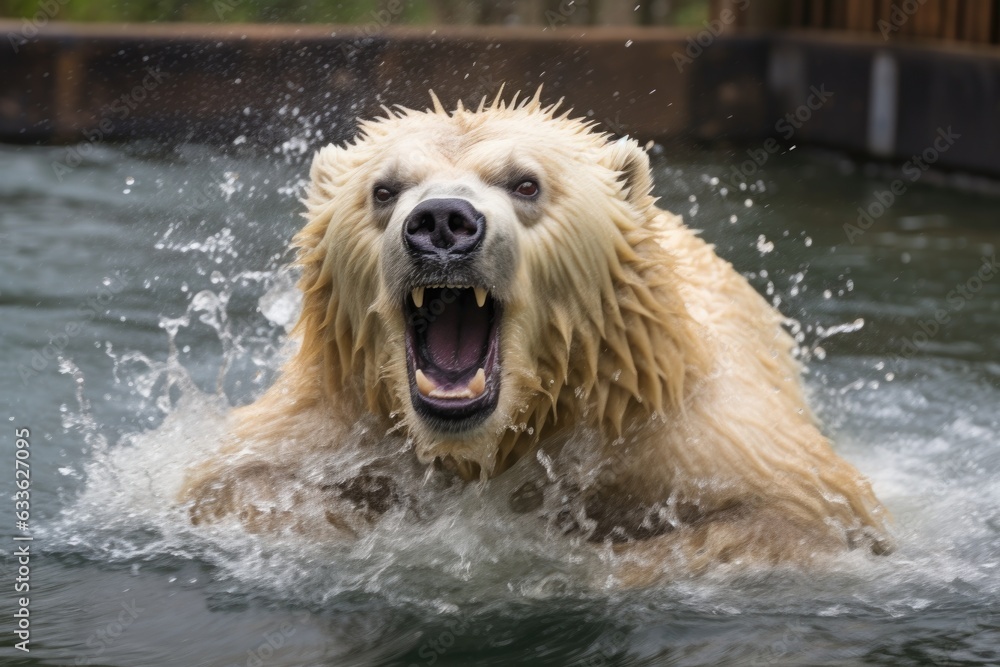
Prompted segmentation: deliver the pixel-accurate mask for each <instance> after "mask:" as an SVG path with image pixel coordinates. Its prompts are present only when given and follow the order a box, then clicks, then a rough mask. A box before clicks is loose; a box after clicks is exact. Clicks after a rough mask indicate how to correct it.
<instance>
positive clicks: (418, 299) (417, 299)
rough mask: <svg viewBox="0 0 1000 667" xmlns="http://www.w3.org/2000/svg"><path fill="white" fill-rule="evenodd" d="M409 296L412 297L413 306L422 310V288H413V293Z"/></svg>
mask: <svg viewBox="0 0 1000 667" xmlns="http://www.w3.org/2000/svg"><path fill="white" fill-rule="evenodd" d="M411 295H412V296H413V305H415V306H416V307H417V308H423V306H424V288H423V287H414V288H413V292H412V293H411Z"/></svg>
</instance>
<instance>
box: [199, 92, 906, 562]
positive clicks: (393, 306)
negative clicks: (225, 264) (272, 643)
mask: <svg viewBox="0 0 1000 667" xmlns="http://www.w3.org/2000/svg"><path fill="white" fill-rule="evenodd" d="M538 97H539V96H538V95H537V94H536V96H535V97H534V98H533V99H530V100H524V101H522V102H521V103H517V102H516V97H515V101H513V102H510V103H504V102H503V101H501V100H500V99H499V96H498V99H497V100H495V101H494V102H493V103H492V105H488V106H487V105H481V106H480V108H479V109H478V110H476V111H472V110H465V109H463V108H462V107H461V106H459V108H458V109H456V110H455V111H454V112H451V113H447V112H446V111H445V110H444V109H443V108H442V107H441V105H440V104H439V103H438V101H437V99H436V98H435V99H434V109H433V110H429V111H427V112H417V111H411V110H405V109H401V110H396V111H391V110H388V109H387V110H386V116H385V117H384V118H380V119H378V120H375V121H370V122H364V123H362V124H361V132H360V136H359V138H358V139H357V140H356V141H355V142H354V143H353V144H350V145H348V146H346V147H336V146H328V147H326V148H324V149H323V150H321V151H320V152H319V153H318V154H317V156H316V158H315V160H314V162H313V165H312V170H311V179H312V183H311V187H310V189H309V192H308V197H307V199H306V202H305V203H306V208H307V212H306V214H305V217H306V219H307V220H308V223H307V224H306V226H305V227H304V228H303V229H302V231H301V232H299V234H298V235H297V237H296V239H295V243H296V246H297V247H298V249H299V260H298V264H299V266H300V268H301V271H302V277H301V281H300V283H299V286H300V288H301V291H302V292H303V294H304V305H303V310H302V314H301V317H300V319H299V321H298V325H297V327H296V330H295V334H296V335H297V336H298V337H300V338H301V347H300V348H299V350H298V352H297V354H296V355H295V357H294V358H293V359H292V360H291V361H290V362H289V363H288V364H287V366H286V367H285V368H284V370H283V373H282V375H281V377H280V379H279V380H278V381H277V383H276V384H275V386H274V387H272V388H271V390H270V391H268V392H267V393H266V394H265V395H264V396H263V397H262V398H261V399H260V400H259V401H257V402H256V403H254V404H253V405H250V406H248V407H245V408H242V409H240V410H238V411H236V413H235V416H234V419H235V427H234V435H233V437H232V439H231V440H230V441H229V442H227V443H226V444H225V445H224V446H223V447H222V450H221V451H220V452H219V453H218V454H217V455H215V456H214V457H213V458H212V459H211V460H210V461H209V462H208V463H206V464H204V465H201V466H199V467H198V469H197V470H194V471H192V473H191V474H190V476H189V479H188V482H187V485H186V487H185V489H184V490H183V494H182V499H183V500H184V501H185V502H188V503H190V506H191V512H192V517H193V519H194V520H195V521H196V522H202V521H210V520H216V519H219V518H221V517H223V516H226V515H230V514H232V515H236V516H238V517H240V518H241V519H242V520H243V521H244V523H245V524H246V525H247V526H248V527H249V528H251V529H254V530H267V529H271V528H278V527H279V526H285V525H288V524H289V523H291V524H292V525H297V526H299V527H300V528H301V529H302V530H306V531H310V532H315V533H316V534H317V535H322V534H323V533H324V531H329V532H330V534H333V535H338V534H344V535H356V534H360V533H363V531H364V530H366V529H368V527H370V526H371V525H372V523H373V522H375V521H377V520H378V518H379V516H380V515H381V514H382V513H383V512H385V511H388V509H389V508H391V507H392V506H394V505H395V504H399V503H401V502H403V501H401V499H400V496H401V492H400V491H399V483H400V482H403V481H404V480H402V479H401V477H413V478H414V479H417V478H419V477H420V476H422V475H423V474H424V471H425V469H426V466H431V469H432V470H433V472H431V473H429V474H431V475H445V476H451V477H453V478H460V479H461V480H465V482H470V481H475V480H490V479H493V478H496V477H497V476H501V475H504V473H505V471H508V470H509V469H511V468H512V466H515V464H518V463H521V464H522V465H527V463H525V462H526V461H528V462H531V463H534V461H536V460H537V461H541V462H543V463H546V464H547V465H548V468H549V473H548V476H547V477H546V476H542V477H541V478H539V480H538V481H537V484H538V486H539V487H540V488H541V489H542V491H540V492H539V493H541V494H543V495H544V489H545V488H546V487H547V486H548V487H552V486H558V487H559V488H560V494H562V495H563V496H573V497H574V498H576V500H578V501H579V503H580V504H579V507H582V508H583V510H582V513H581V512H580V511H576V514H575V516H576V517H577V518H576V519H575V520H574V521H572V522H570V527H569V528H566V530H567V532H576V533H582V534H585V535H587V536H589V537H590V538H591V539H592V540H593V541H595V542H611V543H613V544H614V545H615V547H614V548H615V549H618V550H626V551H629V552H632V553H635V554H639V555H645V556H648V557H649V558H651V559H653V560H662V559H665V558H669V559H673V560H675V561H676V562H678V563H684V564H685V566H686V567H688V568H700V567H703V566H705V565H708V564H712V563H717V562H728V561H743V562H779V561H795V562H803V561H805V560H807V559H809V558H811V557H812V556H813V555H815V554H819V553H831V552H836V551H838V550H842V549H847V548H854V547H863V548H865V549H870V550H872V551H875V552H881V551H884V550H885V549H886V548H887V546H888V542H887V538H886V536H885V534H884V526H883V520H884V517H883V512H882V510H881V507H880V505H879V503H878V501H877V500H876V498H875V497H874V495H873V494H872V491H871V489H870V487H869V484H868V483H867V481H866V480H865V479H864V478H863V477H862V476H861V475H860V474H859V473H858V472H857V470H855V469H854V468H853V467H852V466H851V465H850V464H849V463H847V462H846V461H844V460H843V459H841V458H840V457H838V456H837V455H836V453H834V451H833V449H832V448H831V446H830V444H829V442H828V441H827V439H826V438H825V437H824V436H823V435H822V434H821V433H820V432H819V430H818V429H817V427H816V424H815V422H814V419H813V417H812V415H811V413H810V411H809V409H808V407H807V406H806V403H805V401H804V399H803V395H802V388H801V386H800V381H799V368H798V365H797V363H796V361H795V360H794V359H793V357H792V354H791V350H792V347H793V342H792V340H791V339H790V337H789V336H788V335H787V334H786V333H785V332H784V331H783V330H782V328H781V325H780V321H781V318H780V315H779V314H778V313H777V312H776V311H775V310H774V309H773V308H772V307H770V306H769V305H768V304H767V303H766V302H765V301H764V300H763V299H762V298H761V297H760V296H759V295H758V294H757V293H756V292H755V291H754V290H753V289H752V288H751V286H750V285H749V284H748V283H747V282H746V281H745V280H744V279H743V278H742V277H741V276H740V275H739V274H737V273H736V271H734V270H733V268H732V266H731V265H730V264H729V263H727V262H725V261H724V260H722V259H720V258H719V257H718V256H717V255H716V254H715V253H714V252H713V249H712V247H711V246H710V245H708V244H706V243H705V242H704V241H702V240H701V239H700V238H698V237H697V236H696V235H695V234H694V233H693V232H691V231H690V230H689V229H687V228H686V227H685V226H684V225H683V224H682V222H681V220H680V218H679V217H677V216H675V215H673V214H670V213H667V212H665V211H662V210H660V209H658V208H657V207H656V205H655V200H654V199H653V198H652V197H651V196H650V195H649V191H650V188H651V185H652V182H651V176H650V170H649V163H648V159H647V157H646V155H645V153H644V152H643V151H642V150H641V149H640V148H639V147H638V146H637V144H636V143H635V142H634V141H631V140H619V141H614V142H609V141H608V139H607V137H606V136H605V135H602V134H599V133H597V132H594V131H593V130H592V127H591V125H590V124H588V123H584V122H581V121H580V120H576V119H572V118H570V117H569V115H568V114H562V115H557V114H556V107H555V106H551V107H544V106H542V105H541V103H540V102H539V98H538ZM518 169H521V170H523V169H529V170H530V171H531V172H532V173H533V174H535V175H536V176H537V177H538V179H539V182H540V184H541V188H542V195H541V196H540V199H539V201H538V202H537V205H534V206H532V207H527V208H526V207H525V206H523V205H522V204H520V203H518V202H517V201H513V200H512V198H511V197H510V196H509V189H508V188H507V186H506V181H504V178H505V177H506V176H505V175H506V174H509V173H515V172H516V170H518ZM387 174H388V175H391V176H392V178H394V179H396V182H399V183H401V184H403V186H404V187H403V188H402V193H401V194H400V196H399V199H398V201H397V202H396V203H395V208H394V209H393V211H392V213H391V215H390V214H387V213H384V212H383V213H379V212H377V211H375V210H374V209H373V205H372V202H371V196H372V188H373V187H374V186H375V185H376V183H377V182H378V179H384V178H386V177H387ZM458 191H461V192H462V193H465V195H467V196H468V197H469V199H470V201H472V202H473V203H474V204H475V205H476V207H477V208H478V209H479V210H481V211H482V212H483V213H484V214H485V216H486V219H487V220H488V224H489V227H488V229H489V230H490V232H489V233H490V234H492V236H490V237H489V238H490V239H491V240H490V243H493V244H494V245H492V246H489V245H488V246H486V248H485V249H484V255H485V259H484V262H486V264H484V265H485V266H487V267H490V266H493V265H491V264H489V262H491V261H493V262H494V263H495V264H496V266H494V267H493V268H495V269H496V271H497V273H496V276H495V281H494V282H493V283H492V284H490V285H488V286H489V288H490V290H491V294H493V295H494V297H495V298H497V299H498V301H499V302H501V303H502V304H503V318H502V323H501V329H500V336H501V338H500V346H501V347H500V350H501V364H502V380H501V385H500V387H501V388H500V396H499V402H498V405H497V408H496V410H495V411H494V412H493V413H492V415H490V417H489V418H488V419H486V420H485V422H483V423H482V424H481V425H479V426H478V427H476V428H475V429H472V430H468V431H465V432H461V433H458V434H454V433H445V432H439V431H436V430H434V428H433V427H432V426H430V425H428V424H427V423H425V422H424V421H423V420H422V418H421V417H420V415H418V414H417V413H416V412H415V411H414V409H413V407H412V406H411V399H410V393H409V392H410V388H409V380H408V378H407V369H406V359H405V354H404V346H403V345H404V344H403V338H404V329H403V327H404V319H403V313H402V311H401V307H400V304H401V303H402V300H403V299H405V298H406V296H405V295H406V294H407V287H406V285H405V284H404V283H405V277H402V276H400V275H397V273H398V271H397V268H396V264H397V259H398V257H399V255H398V253H399V252H400V251H399V249H398V248H397V247H396V246H398V245H399V244H400V243H401V241H400V225H401V224H402V223H401V221H402V218H403V216H405V215H406V213H407V211H409V210H410V209H412V208H413V206H414V205H415V204H416V203H418V202H419V201H421V198H422V197H426V196H429V195H433V194H434V193H439V192H444V193H446V194H447V193H453V192H458ZM491 258H496V259H495V260H493V259H491ZM581 429H584V430H587V431H588V432H590V433H592V434H596V436H597V437H596V438H593V439H589V440H586V442H596V443H599V444H597V445H593V446H590V447H589V448H586V451H580V445H579V439H578V438H575V437H574V436H573V435H572V434H574V433H579V432H580V430H581ZM388 434H392V435H393V436H394V437H396V442H397V443H398V442H400V441H402V442H404V443H406V446H405V447H403V448H398V447H396V448H395V449H392V450H391V451H383V450H382V449H379V448H380V447H382V448H383V449H384V448H385V446H386V445H385V443H386V442H387V441H389V440H391V438H389V435H388ZM348 450H350V451H352V452H357V451H362V452H364V451H369V450H370V451H371V452H377V453H378V454H377V457H376V458H378V457H381V458H380V460H383V461H385V460H389V459H392V460H394V461H395V462H396V464H397V465H396V466H395V467H392V468H391V472H385V471H386V470H390V468H386V467H384V466H383V467H382V468H379V466H377V465H376V466H368V467H363V466H362V467H358V468H357V469H354V468H352V467H351V466H352V465H355V464H353V463H351V462H350V461H352V460H354V459H352V458H351V457H350V456H348V455H347V452H348ZM570 459H572V465H573V466H576V468H575V469H576V470H577V473H578V474H577V477H576V478H574V480H573V481H572V482H568V481H567V479H568V478H565V479H560V478H559V477H558V475H557V474H555V473H553V472H552V470H551V468H552V467H553V466H555V467H556V468H558V465H559V464H560V462H562V463H563V465H565V466H568V467H569V466H570V463H569V462H568V461H569V460H570ZM581 465H582V466H583V468H585V470H584V474H579V473H580V471H579V469H580V466H581ZM338 466H339V467H338ZM340 468H344V469H345V470H340ZM567 469H568V468H567ZM373 470H375V472H373ZM379 470H381V472H379ZM331 471H332V472H331ZM512 474H513V473H512ZM330 480H334V481H330ZM485 483H486V484H490V483H492V482H488V481H487V482H485ZM534 483H535V482H532V484H534ZM551 500H552V499H551V498H549V500H548V501H547V502H551ZM539 502H541V501H539ZM514 505H517V503H514ZM529 505H530V507H529V509H535V505H536V504H533V503H529ZM570 514H573V512H570Z"/></svg>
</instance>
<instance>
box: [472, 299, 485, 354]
mask: <svg viewBox="0 0 1000 667" xmlns="http://www.w3.org/2000/svg"><path fill="white" fill-rule="evenodd" d="M472 289H473V290H474V291H475V293H476V303H477V304H479V307H480V308H482V307H483V306H485V305H486V288H485V287H473V288H472ZM480 370H482V369H480Z"/></svg>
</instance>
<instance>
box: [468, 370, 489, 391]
mask: <svg viewBox="0 0 1000 667" xmlns="http://www.w3.org/2000/svg"><path fill="white" fill-rule="evenodd" d="M468 389H469V391H471V392H472V395H473V396H481V395H482V393H483V392H484V391H486V371H485V370H483V369H482V368H480V369H479V370H478V371H476V377H474V378H472V381H470V382H469V386H468Z"/></svg>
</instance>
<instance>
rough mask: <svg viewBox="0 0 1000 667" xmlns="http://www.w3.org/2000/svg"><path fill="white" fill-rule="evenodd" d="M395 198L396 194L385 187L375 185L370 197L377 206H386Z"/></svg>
mask: <svg viewBox="0 0 1000 667" xmlns="http://www.w3.org/2000/svg"><path fill="white" fill-rule="evenodd" d="M395 196H396V193H395V192H393V191H392V190H390V189H389V188H387V187H385V186H384V185H376V186H375V190H374V191H373V192H372V197H374V198H375V201H376V202H378V203H379V204H388V203H389V202H391V201H392V200H393V198H394V197H395Z"/></svg>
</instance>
